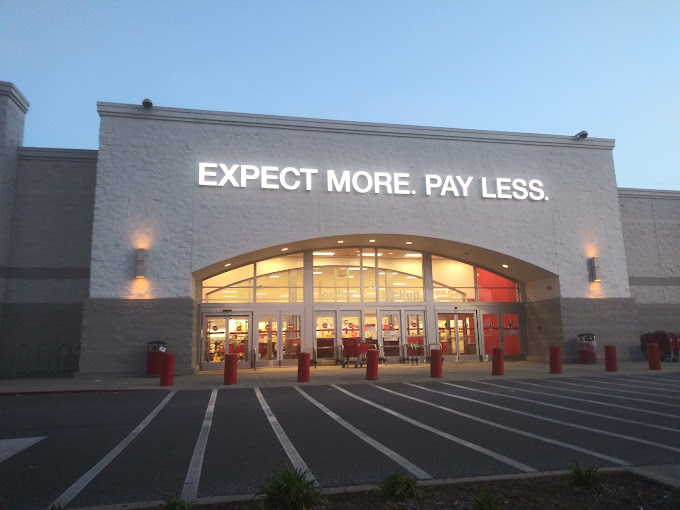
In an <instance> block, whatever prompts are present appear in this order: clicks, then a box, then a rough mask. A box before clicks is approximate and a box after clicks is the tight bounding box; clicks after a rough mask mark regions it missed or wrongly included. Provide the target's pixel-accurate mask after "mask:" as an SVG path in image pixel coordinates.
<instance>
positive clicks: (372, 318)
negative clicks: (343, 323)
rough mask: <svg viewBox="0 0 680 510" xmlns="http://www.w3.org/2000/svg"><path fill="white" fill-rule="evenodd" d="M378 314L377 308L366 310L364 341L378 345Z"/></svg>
mask: <svg viewBox="0 0 680 510" xmlns="http://www.w3.org/2000/svg"><path fill="white" fill-rule="evenodd" d="M377 324H378V316H377V314H376V311H375V310H366V311H365V312H364V341H365V342H368V343H370V344H373V345H378V326H377Z"/></svg>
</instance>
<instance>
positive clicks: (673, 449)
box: [441, 382, 680, 453]
mask: <svg viewBox="0 0 680 510" xmlns="http://www.w3.org/2000/svg"><path fill="white" fill-rule="evenodd" d="M441 384H446V385H447V386H453V387H454V388H462V389H464V390H469V389H470V388H468V387H467V386H459V385H458V384H453V383H448V382H443V383H441ZM474 391H479V392H481V393H488V392H484V391H483V390H474ZM444 394H445V395H448V396H449V397H451V398H458V399H461V400H468V401H470V402H474V403H475V404H479V405H483V406H489V407H493V408H495V409H501V410H503V411H508V412H510V413H515V414H521V415H522V416H529V417H530V418H536V419H537V420H543V421H548V422H550V423H557V424H558V425H564V426H565V427H572V428H575V429H581V430H587V431H588V432H595V433H596V434H603V435H605V436H611V437H617V438H619V439H625V440H627V441H633V442H635V443H642V444H646V445H648V446H655V447H657V448H662V449H664V450H670V451H672V452H678V453H680V448H675V447H674V446H668V445H665V444H661V443H655V442H654V441H647V440H646V439H640V438H638V437H633V436H627V435H625V434H617V433H616V432H609V431H607V430H602V429H596V428H594V427H586V426H585V425H578V424H576V423H570V422H568V421H562V420H555V419H553V418H547V417H545V416H541V415H538V414H533V413H526V412H524V411H519V410H517V409H511V408H509V407H503V406H499V405H496V404H491V403H489V402H482V401H481V400H475V399H473V398H468V397H463V396H461V395H453V394H451V393H444Z"/></svg>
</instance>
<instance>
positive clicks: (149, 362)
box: [146, 340, 166, 377]
mask: <svg viewBox="0 0 680 510" xmlns="http://www.w3.org/2000/svg"><path fill="white" fill-rule="evenodd" d="M165 350H166V349H165V342H160V341H158V340H156V341H153V342H147V344H146V376H147V377H158V376H160V375H161V366H162V364H163V353H164V352H165Z"/></svg>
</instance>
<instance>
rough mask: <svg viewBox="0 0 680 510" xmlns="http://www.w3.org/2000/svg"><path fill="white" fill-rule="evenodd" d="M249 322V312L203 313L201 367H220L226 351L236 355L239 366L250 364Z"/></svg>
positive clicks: (213, 368)
mask: <svg viewBox="0 0 680 510" xmlns="http://www.w3.org/2000/svg"><path fill="white" fill-rule="evenodd" d="M250 324H251V314H233V315H231V314H223V315H205V316H204V318H203V359H202V360H201V369H203V370H219V369H222V368H223V367H224V357H225V354H226V353H228V352H229V353H234V354H236V355H237V359H238V363H239V365H240V366H250V352H249V349H248V346H249V345H250Z"/></svg>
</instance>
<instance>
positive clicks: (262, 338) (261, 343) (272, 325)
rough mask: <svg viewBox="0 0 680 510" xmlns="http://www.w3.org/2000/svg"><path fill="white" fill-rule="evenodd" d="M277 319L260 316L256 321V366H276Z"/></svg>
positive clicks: (274, 316)
mask: <svg viewBox="0 0 680 510" xmlns="http://www.w3.org/2000/svg"><path fill="white" fill-rule="evenodd" d="M278 324H279V321H278V317H277V316H276V315H261V316H259V317H258V319H257V338H258V341H257V347H256V348H257V366H259V367H262V366H276V365H277V364H278V345H279V342H278V336H279V328H278Z"/></svg>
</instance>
